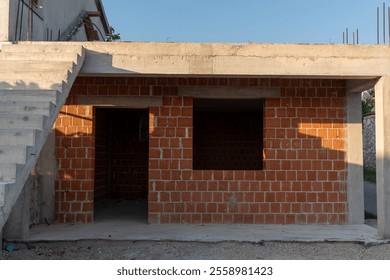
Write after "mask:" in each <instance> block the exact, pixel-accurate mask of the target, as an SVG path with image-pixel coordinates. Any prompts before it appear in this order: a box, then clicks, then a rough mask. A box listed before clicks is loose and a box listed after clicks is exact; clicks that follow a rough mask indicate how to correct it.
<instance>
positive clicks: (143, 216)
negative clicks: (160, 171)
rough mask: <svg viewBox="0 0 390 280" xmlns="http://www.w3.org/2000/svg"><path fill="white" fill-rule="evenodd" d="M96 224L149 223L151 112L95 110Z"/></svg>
mask: <svg viewBox="0 0 390 280" xmlns="http://www.w3.org/2000/svg"><path fill="white" fill-rule="evenodd" d="M95 116H96V119H95V153H96V154H95V190H94V213H95V217H94V220H95V221H102V220H108V219H109V220H113V219H126V220H133V221H135V222H143V223H146V222H147V216H148V204H147V201H148V165H149V111H148V109H107V108H96V110H95Z"/></svg>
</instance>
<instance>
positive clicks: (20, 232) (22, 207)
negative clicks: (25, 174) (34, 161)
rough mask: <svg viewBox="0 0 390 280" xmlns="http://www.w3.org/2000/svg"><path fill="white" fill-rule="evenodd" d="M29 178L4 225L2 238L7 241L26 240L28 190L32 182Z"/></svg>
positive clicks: (28, 207) (28, 204) (28, 205)
mask: <svg viewBox="0 0 390 280" xmlns="http://www.w3.org/2000/svg"><path fill="white" fill-rule="evenodd" d="M31 178H32V177H31V176H30V177H29V179H28V180H27V182H26V184H25V185H24V187H23V189H22V191H21V193H20V195H19V197H18V199H17V200H16V203H15V205H14V207H13V208H12V211H11V214H10V216H9V218H8V220H7V222H6V223H5V225H4V228H3V237H4V239H8V240H26V239H27V238H28V236H29V228H30V188H31V184H32V183H33V180H32V179H31Z"/></svg>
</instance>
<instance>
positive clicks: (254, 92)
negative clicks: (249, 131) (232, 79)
mask: <svg viewBox="0 0 390 280" xmlns="http://www.w3.org/2000/svg"><path fill="white" fill-rule="evenodd" d="M280 95H281V89H280V88H279V87H268V88H266V87H246V88H245V87H179V96H189V97H194V98H208V99H210V98H211V99H258V98H278V97H280Z"/></svg>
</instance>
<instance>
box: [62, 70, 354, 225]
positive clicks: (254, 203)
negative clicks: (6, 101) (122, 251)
mask: <svg viewBox="0 0 390 280" xmlns="http://www.w3.org/2000/svg"><path fill="white" fill-rule="evenodd" d="M243 92H244V93H245V94H243ZM203 93H204V94H203ZM88 97H90V98H88ZM97 97H99V98H102V97H111V98H118V97H120V98H121V99H122V100H127V101H124V103H125V102H128V103H129V102H130V103H131V102H133V104H134V105H126V104H124V103H123V104H122V106H119V108H115V109H113V108H104V107H101V105H100V106H99V105H98V106H96V107H94V106H93V105H88V106H87V105H84V104H85V103H86V102H85V101H86V100H90V101H92V103H94V102H93V100H98V98H97ZM148 100H151V101H150V105H147V102H148ZM145 102H146V103H145ZM142 103H144V104H142ZM118 105H120V104H118ZM123 107H126V109H123ZM345 137H346V93H345V81H344V80H331V79H329V80H325V79H279V78H278V79H275V78H272V79H271V78H236V77H222V78H218V77H217V78H202V77H191V78H185V77H131V78H126V77H84V78H78V79H77V80H76V82H75V84H74V86H73V88H72V90H71V93H70V97H69V98H68V101H67V103H66V106H64V107H63V108H62V110H61V113H60V116H59V118H58V119H57V123H56V155H57V160H58V164H59V166H58V167H59V170H58V179H57V181H56V206H55V210H56V220H57V221H60V222H91V221H92V220H93V209H94V202H97V201H99V200H102V199H107V198H116V199H147V200H148V221H149V222H150V223H259V224H293V223H304V224H306V223H345V222H347V189H346V183H347V182H346V180H347V164H346V163H345V148H346V141H345Z"/></svg>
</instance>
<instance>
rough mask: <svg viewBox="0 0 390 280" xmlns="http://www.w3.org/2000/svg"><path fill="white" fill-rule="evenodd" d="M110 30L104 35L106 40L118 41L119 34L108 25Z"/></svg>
mask: <svg viewBox="0 0 390 280" xmlns="http://www.w3.org/2000/svg"><path fill="white" fill-rule="evenodd" d="M110 31H111V34H110V35H108V36H107V37H106V42H116V41H120V39H121V34H120V33H115V29H114V28H113V27H112V26H110Z"/></svg>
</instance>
